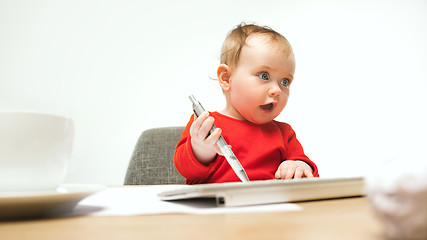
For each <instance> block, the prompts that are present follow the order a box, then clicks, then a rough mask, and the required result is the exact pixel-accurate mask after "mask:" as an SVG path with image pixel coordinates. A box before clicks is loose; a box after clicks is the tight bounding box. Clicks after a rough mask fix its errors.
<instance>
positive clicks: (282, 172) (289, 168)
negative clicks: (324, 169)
mask: <svg viewBox="0 0 427 240" xmlns="http://www.w3.org/2000/svg"><path fill="white" fill-rule="evenodd" d="M304 177H306V178H312V177H313V170H312V169H311V167H310V165H308V164H307V163H305V162H303V161H298V160H295V161H293V160H288V161H283V162H282V163H281V164H280V165H279V168H278V169H277V171H276V174H275V178H281V179H292V178H304Z"/></svg>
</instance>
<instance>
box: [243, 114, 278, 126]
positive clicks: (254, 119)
mask: <svg viewBox="0 0 427 240" xmlns="http://www.w3.org/2000/svg"><path fill="white" fill-rule="evenodd" d="M276 117H277V115H270V116H249V117H248V118H245V119H246V121H248V122H251V123H254V124H260V125H261V124H266V123H269V122H271V121H273V120H274V119H275V118H276Z"/></svg>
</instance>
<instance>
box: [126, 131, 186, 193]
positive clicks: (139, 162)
mask: <svg viewBox="0 0 427 240" xmlns="http://www.w3.org/2000/svg"><path fill="white" fill-rule="evenodd" d="M183 131H184V127H165V128H152V129H148V130H145V131H144V132H143V133H142V134H141V136H140V137H139V139H138V142H137V144H136V146H135V149H134V151H133V154H132V157H131V160H130V162H129V165H128V169H127V172H126V177H125V181H124V184H125V185H158V184H185V178H184V177H182V176H181V175H180V174H179V173H178V171H177V170H176V168H175V165H174V162H173V155H174V153H175V147H176V144H177V143H178V141H179V139H180V137H181V133H182V132H183Z"/></svg>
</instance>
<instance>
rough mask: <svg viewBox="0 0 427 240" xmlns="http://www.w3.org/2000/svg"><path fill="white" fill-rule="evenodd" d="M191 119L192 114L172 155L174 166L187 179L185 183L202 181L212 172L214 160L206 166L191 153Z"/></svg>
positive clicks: (192, 118)
mask: <svg viewBox="0 0 427 240" xmlns="http://www.w3.org/2000/svg"><path fill="white" fill-rule="evenodd" d="M193 121H194V117H193V116H192V117H191V119H190V121H189V122H188V124H187V126H186V127H185V129H184V132H183V133H182V134H181V140H180V141H179V142H178V144H177V146H176V149H175V155H174V163H175V167H176V169H177V170H178V172H179V173H180V174H181V175H182V176H183V177H185V178H186V179H187V184H196V183H202V182H204V181H205V180H206V179H207V178H209V177H210V176H211V174H213V172H214V169H215V168H214V165H215V161H214V162H213V163H211V164H209V165H207V166H206V165H203V164H201V163H200V162H199V161H198V160H197V159H196V157H195V156H194V154H193V150H192V148H191V137H190V126H191V124H192V123H193Z"/></svg>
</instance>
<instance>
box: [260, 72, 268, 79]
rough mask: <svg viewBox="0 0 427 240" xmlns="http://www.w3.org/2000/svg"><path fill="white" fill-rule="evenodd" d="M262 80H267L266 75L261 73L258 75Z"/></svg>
mask: <svg viewBox="0 0 427 240" xmlns="http://www.w3.org/2000/svg"><path fill="white" fill-rule="evenodd" d="M258 77H260V78H261V79H262V80H268V73H266V72H263V73H260V74H259V75H258Z"/></svg>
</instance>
